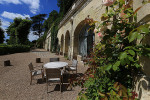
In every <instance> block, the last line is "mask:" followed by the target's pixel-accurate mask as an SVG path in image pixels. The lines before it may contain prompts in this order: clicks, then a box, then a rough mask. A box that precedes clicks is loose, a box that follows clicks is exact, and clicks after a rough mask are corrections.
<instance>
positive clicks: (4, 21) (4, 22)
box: [0, 17, 10, 31]
mask: <svg viewBox="0 0 150 100" xmlns="http://www.w3.org/2000/svg"><path fill="white" fill-rule="evenodd" d="M0 19H1V24H2V25H1V27H2V28H3V30H4V31H5V30H6V29H7V27H8V26H9V25H10V22H9V21H7V20H5V19H3V18H1V17H0Z"/></svg>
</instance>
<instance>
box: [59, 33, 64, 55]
mask: <svg viewBox="0 0 150 100" xmlns="http://www.w3.org/2000/svg"><path fill="white" fill-rule="evenodd" d="M63 48H64V35H63V34H62V36H61V49H60V50H61V54H63Z"/></svg>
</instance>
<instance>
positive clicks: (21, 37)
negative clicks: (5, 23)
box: [6, 18, 31, 44]
mask: <svg viewBox="0 0 150 100" xmlns="http://www.w3.org/2000/svg"><path fill="white" fill-rule="evenodd" d="M30 27H31V20H29V19H22V18H15V19H14V20H13V22H12V23H10V26H9V27H8V28H7V31H6V32H7V34H8V35H9V36H10V39H9V44H25V43H26V42H27V41H28V34H29V32H30Z"/></svg>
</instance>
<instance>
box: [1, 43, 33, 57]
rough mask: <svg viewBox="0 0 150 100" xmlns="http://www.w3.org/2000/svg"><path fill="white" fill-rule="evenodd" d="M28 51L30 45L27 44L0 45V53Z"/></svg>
mask: <svg viewBox="0 0 150 100" xmlns="http://www.w3.org/2000/svg"><path fill="white" fill-rule="evenodd" d="M28 51H30V46H27V45H6V44H1V45H0V55H6V54H13V53H21V52H28Z"/></svg>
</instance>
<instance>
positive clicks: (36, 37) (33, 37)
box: [28, 31, 39, 41]
mask: <svg viewBox="0 0 150 100" xmlns="http://www.w3.org/2000/svg"><path fill="white" fill-rule="evenodd" d="M38 38H39V37H38V36H37V35H33V31H30V34H29V35H28V39H29V41H33V40H37V39H38Z"/></svg>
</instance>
